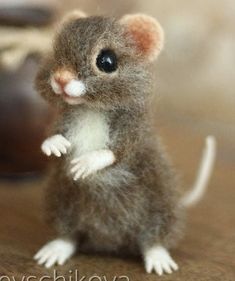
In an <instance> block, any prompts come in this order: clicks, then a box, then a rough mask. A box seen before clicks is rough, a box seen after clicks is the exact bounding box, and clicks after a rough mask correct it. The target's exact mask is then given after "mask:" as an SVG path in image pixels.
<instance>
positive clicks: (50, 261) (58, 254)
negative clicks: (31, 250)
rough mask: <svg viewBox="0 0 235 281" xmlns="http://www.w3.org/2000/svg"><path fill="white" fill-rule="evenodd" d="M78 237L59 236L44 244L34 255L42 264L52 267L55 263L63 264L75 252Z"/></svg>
mask: <svg viewBox="0 0 235 281" xmlns="http://www.w3.org/2000/svg"><path fill="white" fill-rule="evenodd" d="M76 248H77V243H76V239H74V238H72V237H61V238H57V239H55V240H53V241H51V242H49V243H47V244H46V245H44V246H43V247H42V248H41V249H40V250H39V251H38V252H37V254H36V255H35V256H34V259H35V260H36V261H37V263H38V264H40V265H45V267H46V268H50V267H52V266H53V265H55V264H58V265H63V264H64V263H65V262H66V261H67V260H68V259H69V258H70V257H71V256H72V255H73V254H74V253H75V252H76Z"/></svg>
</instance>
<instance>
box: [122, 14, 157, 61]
mask: <svg viewBox="0 0 235 281" xmlns="http://www.w3.org/2000/svg"><path fill="white" fill-rule="evenodd" d="M124 23H126V26H127V33H128V34H129V35H131V37H132V38H133V40H134V41H135V47H136V49H137V51H138V52H139V53H140V54H141V55H142V56H144V57H146V58H148V60H150V61H151V60H153V59H155V58H156V57H157V55H158V54H159V52H160V51H161V48H162V45H163V31H162V29H161V27H160V25H159V24H158V23H157V21H156V20H155V19H153V18H151V17H148V16H143V15H138V16H126V18H124Z"/></svg>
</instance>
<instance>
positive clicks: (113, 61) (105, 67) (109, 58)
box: [96, 49, 117, 73]
mask: <svg viewBox="0 0 235 281" xmlns="http://www.w3.org/2000/svg"><path fill="white" fill-rule="evenodd" d="M96 65H97V67H98V68H99V70H101V71H104V72H106V73H110V72H113V71H115V70H116V69H117V57H116V55H115V53H114V52H113V51H112V50H108V49H105V50H102V51H101V52H100V54H99V55H98V57H97V59H96Z"/></svg>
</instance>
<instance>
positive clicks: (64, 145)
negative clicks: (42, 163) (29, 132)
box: [41, 135, 71, 157]
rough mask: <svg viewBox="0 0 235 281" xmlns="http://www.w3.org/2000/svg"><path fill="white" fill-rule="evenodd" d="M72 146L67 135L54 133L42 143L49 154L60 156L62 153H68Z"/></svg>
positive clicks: (44, 151) (43, 148) (45, 151)
mask: <svg viewBox="0 0 235 281" xmlns="http://www.w3.org/2000/svg"><path fill="white" fill-rule="evenodd" d="M70 146H71V144H70V142H69V141H68V140H67V139H66V138H65V137H63V136H62V135H54V136H52V137H50V138H48V139H46V140H45V141H44V142H43V143H42V145H41V149H42V151H43V153H45V154H46V155H47V156H51V155H55V156H57V157H60V156H61V155H62V154H66V153H67V150H68V148H69V147H70Z"/></svg>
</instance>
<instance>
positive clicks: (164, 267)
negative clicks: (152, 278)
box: [144, 245, 179, 276]
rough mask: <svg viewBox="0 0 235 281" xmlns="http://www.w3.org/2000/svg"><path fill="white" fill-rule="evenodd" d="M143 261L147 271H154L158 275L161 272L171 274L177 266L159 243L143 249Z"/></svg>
mask: <svg viewBox="0 0 235 281" xmlns="http://www.w3.org/2000/svg"><path fill="white" fill-rule="evenodd" d="M144 262H145V269H146V271H147V273H151V272H152V271H155V272H156V273H157V274H158V275H160V276H161V275H162V274H163V273H168V274H171V273H173V272H174V271H176V270H178V268H179V267H178V265H177V264H176V262H175V261H174V260H173V259H172V257H171V255H170V253H169V252H168V250H167V249H166V248H165V247H163V246H161V245H155V246H152V247H150V248H148V249H147V250H145V251H144Z"/></svg>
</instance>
